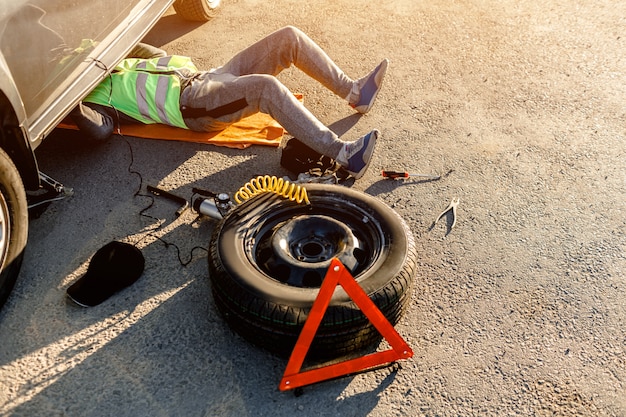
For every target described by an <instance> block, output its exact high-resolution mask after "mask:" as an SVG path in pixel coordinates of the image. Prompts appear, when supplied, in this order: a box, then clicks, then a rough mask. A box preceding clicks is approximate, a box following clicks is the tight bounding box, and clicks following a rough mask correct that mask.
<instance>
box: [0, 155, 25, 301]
mask: <svg viewBox="0 0 626 417" xmlns="http://www.w3.org/2000/svg"><path fill="white" fill-rule="evenodd" d="M27 239H28V205H27V202H26V192H25V191H24V185H23V183H22V179H21V177H20V174H19V172H18V171H17V168H16V167H15V165H14V164H13V161H11V158H10V157H9V156H8V155H7V153H6V152H5V151H4V150H2V149H0V307H2V306H3V305H4V303H5V302H6V300H7V298H8V297H9V294H10V292H11V290H12V289H13V287H14V285H15V282H16V280H17V276H18V274H19V272H20V268H21V265H22V259H23V257H24V250H25V248H26V241H27Z"/></svg>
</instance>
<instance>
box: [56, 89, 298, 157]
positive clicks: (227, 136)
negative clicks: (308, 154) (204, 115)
mask: <svg viewBox="0 0 626 417" xmlns="http://www.w3.org/2000/svg"><path fill="white" fill-rule="evenodd" d="M295 96H296V97H297V98H298V100H300V101H301V102H302V100H303V97H302V94H295ZM57 127H58V128H61V129H74V130H76V129H78V128H77V127H76V125H75V124H73V123H72V122H71V120H69V119H66V120H64V121H62V122H61V123H60V124H59V125H58V126H57ZM121 133H122V134H123V135H125V136H133V137H137V138H147V139H162V140H179V141H184V142H195V143H206V144H209V145H216V146H226V147H229V148H236V149H245V148H248V147H250V146H252V145H265V146H279V145H280V142H281V140H282V138H283V134H284V133H285V131H284V129H283V128H282V126H281V125H279V124H278V122H277V121H276V120H274V119H272V117H270V116H269V115H267V114H264V113H257V114H253V115H252V116H250V117H246V118H245V119H242V120H241V121H239V122H237V123H235V124H233V125H231V126H229V127H228V128H226V129H224V130H221V131H219V132H193V131H191V130H187V129H180V128H177V127H172V126H166V125H161V124H152V125H143V124H128V125H122V127H121Z"/></svg>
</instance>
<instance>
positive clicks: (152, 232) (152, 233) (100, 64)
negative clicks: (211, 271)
mask: <svg viewBox="0 0 626 417" xmlns="http://www.w3.org/2000/svg"><path fill="white" fill-rule="evenodd" d="M94 61H95V62H96V65H97V66H98V67H99V68H102V69H103V70H105V71H106V72H105V74H108V73H109V72H110V71H109V69H108V68H107V66H106V65H105V64H104V63H103V62H102V61H100V60H97V59H94ZM109 83H110V89H109V100H108V101H109V106H110V107H111V108H112V109H113V110H114V111H115V116H116V117H115V118H116V120H115V122H116V125H117V134H118V135H119V136H120V137H121V138H122V139H124V141H125V142H126V145H127V146H128V151H129V154H130V163H129V164H128V172H129V173H130V174H134V175H137V176H138V177H139V187H138V188H137V191H135V193H134V194H133V197H147V198H149V199H150V204H148V205H147V206H146V207H144V208H143V209H142V210H141V211H140V212H139V215H140V216H142V217H147V218H149V219H152V220H154V221H156V222H159V224H158V225H157V226H155V227H153V228H152V229H151V230H150V231H149V232H148V234H147V236H150V237H153V238H155V239H157V240H158V241H160V242H161V243H163V244H164V245H165V247H166V248H168V247H170V246H173V247H174V248H175V249H176V255H177V257H178V262H180V264H181V265H182V266H183V267H187V265H189V264H190V263H191V262H192V261H193V253H194V251H195V250H196V249H202V250H203V251H205V252H207V253H208V250H207V249H206V248H205V247H203V246H194V247H193V248H191V251H190V253H189V260H188V261H183V259H182V257H181V254H180V248H179V247H178V245H176V244H175V243H171V242H168V241H166V240H165V239H163V238H161V237H159V236H157V235H156V234H155V232H157V231H158V230H159V229H161V227H162V226H163V222H161V220H160V219H157V218H156V217H154V216H151V215H149V214H146V211H148V210H149V209H150V208H151V207H152V206H153V205H154V201H155V200H154V197H153V196H152V195H150V194H143V193H142V192H141V190H142V188H143V177H142V175H141V173H140V172H138V171H135V170H134V169H133V164H134V163H135V156H134V154H133V147H132V146H131V144H130V142H129V141H128V139H127V138H126V137H125V136H124V135H123V134H122V129H121V121H120V115H119V112H118V110H117V109H116V108H115V106H113V104H111V98H112V95H113V79H112V78H111V77H110V76H109ZM145 239H146V237H143V238H141V239H139V240H138V241H137V242H135V243H134V244H133V246H135V247H137V245H138V244H139V243H141V242H142V241H143V240H145Z"/></svg>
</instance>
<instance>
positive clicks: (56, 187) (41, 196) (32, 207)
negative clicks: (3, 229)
mask: <svg viewBox="0 0 626 417" xmlns="http://www.w3.org/2000/svg"><path fill="white" fill-rule="evenodd" d="M39 183H40V185H39V189H38V190H37V191H33V192H28V193H27V195H26V197H27V200H28V214H29V216H30V217H31V218H37V217H39V216H40V215H41V214H42V213H43V212H44V211H45V210H46V208H47V207H48V206H49V205H50V203H52V202H53V201H58V200H63V199H64V198H67V197H70V196H72V195H73V194H74V190H73V189H72V188H69V187H66V186H64V185H63V184H61V183H60V182H58V181H57V180H55V179H53V178H51V177H49V176H48V175H46V174H44V173H43V172H41V171H39Z"/></svg>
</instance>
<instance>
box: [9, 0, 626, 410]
mask: <svg viewBox="0 0 626 417" xmlns="http://www.w3.org/2000/svg"><path fill="white" fill-rule="evenodd" d="M624 16H626V3H625V2H623V1H618V2H615V1H613V0H611V1H609V0H600V1H595V2H581V1H576V0H556V1H551V2H545V1H538V0H521V1H520V0H516V1H512V0H504V1H486V0H459V1H452V2H450V1H439V0H435V1H421V0H389V1H384V2H365V1H359V2H357V1H350V0H332V1H331V0H320V1H316V2H304V1H301V0H274V1H259V0H225V1H224V5H223V8H222V10H221V13H220V15H219V16H217V17H216V18H215V19H213V20H212V21H211V22H208V23H206V24H203V25H190V24H189V23H186V22H183V21H182V20H180V19H179V18H178V17H177V16H175V15H174V14H173V13H172V14H169V15H167V16H165V17H164V18H163V19H162V21H161V22H160V23H159V25H158V26H157V28H156V29H155V30H153V31H152V32H151V33H150V35H149V36H148V39H147V41H149V42H151V43H153V44H155V45H157V46H161V47H164V48H165V49H167V50H169V51H170V52H172V53H177V54H183V55H189V56H192V57H193V58H194V60H195V62H196V63H197V65H198V66H199V67H200V68H203V69H209V68H211V67H215V66H217V65H220V64H221V63H223V62H225V61H226V60H227V59H228V58H229V57H230V56H231V55H233V54H234V53H235V52H236V51H238V50H239V49H241V48H243V47H245V46H247V45H249V44H250V43H252V42H253V41H255V40H257V39H259V38H261V37H262V36H264V35H266V34H268V33H270V32H272V31H274V30H276V29H278V28H280V27H282V26H285V25H294V26H297V27H299V28H300V29H302V30H303V31H305V32H306V33H308V34H309V35H310V36H311V37H312V38H313V39H315V40H316V41H317V42H318V43H319V44H320V45H322V47H323V48H324V49H325V50H326V51H327V52H328V54H329V55H330V56H331V57H332V58H333V59H334V60H335V61H336V62H337V63H338V64H339V65H340V66H341V67H342V68H343V69H344V70H345V72H346V73H347V74H348V75H350V76H352V77H355V78H356V77H359V76H362V75H363V74H365V73H367V72H368V71H369V70H370V69H371V68H373V67H374V66H375V65H376V64H377V63H378V62H379V61H380V60H381V59H382V58H385V57H387V58H389V59H390V61H391V65H390V69H389V72H388V74H387V79H386V81H385V85H384V88H383V91H382V92H381V94H380V96H379V98H378V102H377V103H376V106H375V107H374V109H373V110H372V112H371V113H370V114H368V115H366V116H364V117H360V116H358V115H356V114H355V113H354V112H353V110H351V109H350V108H349V107H348V106H347V105H346V104H345V102H343V101H342V100H341V99H340V98H338V97H335V96H333V95H332V94H331V93H329V92H328V91H326V90H325V89H324V88H323V87H321V86H320V85H318V84H316V83H315V82H314V81H312V80H310V79H309V78H307V77H306V76H305V75H303V74H301V73H300V72H298V71H297V70H295V69H290V70H288V71H286V72H285V73H283V74H281V76H280V79H281V81H283V82H284V83H285V84H286V85H287V86H288V87H289V88H291V90H292V91H294V92H299V93H302V94H304V102H305V104H306V105H307V107H309V109H311V111H312V112H313V113H314V114H316V115H317V116H318V117H319V118H320V120H322V121H323V122H324V123H327V124H329V125H331V126H332V128H333V129H334V130H335V131H336V132H338V133H339V134H340V135H341V136H342V137H343V138H345V139H347V140H352V139H355V138H357V137H359V136H360V135H362V134H364V133H366V132H368V131H370V130H371V129H373V128H378V129H380V131H381V132H382V139H381V141H380V145H379V147H378V149H377V152H376V155H375V157H374V161H373V164H372V167H371V169H370V170H369V171H368V172H367V174H366V175H365V176H364V177H363V178H362V179H360V180H359V181H357V182H356V183H355V184H354V185H353V188H355V189H358V190H361V191H363V192H366V193H368V194H371V195H374V196H376V197H378V198H380V199H382V200H383V201H384V202H386V203H387V204H388V205H389V206H390V207H392V208H393V209H394V210H396V211H397V212H398V213H399V214H400V215H401V216H402V217H403V218H404V219H405V220H406V221H407V223H408V224H409V226H410V228H411V230H412V232H413V234H414V236H415V238H416V241H417V248H418V254H419V255H418V256H419V271H418V274H417V277H416V286H415V291H414V293H413V294H412V300H411V303H410V306H409V309H408V311H407V314H406V315H405V316H404V318H403V319H402V321H401V322H400V323H399V324H398V325H397V326H396V329H397V330H398V332H399V333H400V334H401V335H402V337H404V338H405V339H406V341H407V342H408V343H409V345H410V346H411V347H412V349H413V350H414V352H415V355H414V357H413V358H411V359H409V360H405V361H401V362H400V365H401V366H400V367H399V368H385V369H380V370H376V371H371V372H367V373H364V374H359V375H355V376H350V377H345V378H340V379H337V380H333V381H329V382H324V383H321V384H317V385H314V386H310V387H306V388H305V389H304V390H303V393H302V395H300V396H296V395H294V393H293V392H280V391H279V390H278V383H279V382H280V379H281V377H282V374H283V371H284V368H285V365H286V361H285V360H284V359H281V358H277V357H274V356H272V355H270V354H268V353H267V352H264V351H261V350H259V349H257V348H255V347H254V346H251V345H250V344H249V343H247V342H246V341H244V340H243V339H241V338H240V337H239V336H237V335H236V334H234V333H233V332H231V331H230V329H229V328H228V326H227V325H226V324H225V323H224V321H223V320H222V319H221V317H220V316H219V314H218V312H217V310H216V308H215V306H214V303H213V300H212V298H211V293H210V285H209V280H208V270H207V259H206V252H204V251H203V250H200V249H196V250H193V251H192V249H193V248H194V247H196V246H202V247H205V248H206V247H207V245H208V240H209V236H210V233H211V230H212V229H213V227H214V224H215V223H214V222H213V221H211V220H207V219H197V218H196V216H195V215H193V213H191V212H189V211H188V212H187V213H185V214H184V215H183V216H181V217H180V218H176V217H175V215H174V211H175V210H176V205H175V204H173V203H171V202H169V201H167V200H163V199H157V200H156V201H155V203H154V205H153V206H152V207H150V208H149V209H148V211H147V212H146V213H147V214H149V215H150V216H152V218H147V217H145V216H140V214H139V213H140V212H141V211H142V210H143V209H144V208H145V207H146V206H147V205H148V204H149V203H150V200H149V199H148V198H146V197H142V196H141V195H140V196H135V192H136V191H137V190H138V187H139V186H140V184H141V185H142V188H141V194H145V187H146V185H157V186H159V187H161V188H164V189H167V190H170V191H172V192H174V193H178V194H180V195H182V196H190V195H191V189H192V187H200V188H205V189H209V190H213V191H224V192H229V193H233V192H234V191H235V190H237V189H238V188H239V187H240V186H241V185H243V184H244V183H245V182H247V181H248V180H250V179H251V178H253V177H255V176H257V175H260V174H270V175H277V176H282V175H285V174H286V171H284V170H283V169H282V168H281V167H280V166H279V159H280V152H279V151H277V150H276V149H274V148H269V147H258V146H256V147H251V148H249V149H245V150H233V149H226V148H218V147H212V146H208V145H197V144H188V143H178V142H167V141H158V140H148V139H137V138H120V137H115V138H112V139H111V140H110V141H108V142H107V143H105V144H102V145H98V146H96V145H93V144H90V143H86V142H85V141H83V140H81V138H80V135H75V134H68V133H63V132H57V133H55V134H54V135H53V136H52V137H50V138H49V139H48V140H47V141H46V142H45V143H44V145H43V146H42V147H41V148H40V149H39V150H38V158H39V163H40V166H41V169H42V171H43V172H45V173H46V174H48V175H50V176H52V177H53V178H55V179H57V180H59V181H60V182H62V183H64V184H65V185H66V186H68V187H72V188H73V189H74V195H73V197H71V198H68V199H65V200H62V201H59V202H56V203H54V204H52V205H51V206H50V207H49V208H48V209H47V210H46V211H45V212H44V213H43V214H42V215H41V216H40V217H39V218H38V219H33V220H32V222H31V230H30V236H29V247H28V253H27V255H26V259H25V263H24V267H23V270H22V273H21V275H20V278H19V281H18V283H17V286H16V288H15V290H14V292H13V294H12V295H11V297H10V299H9V301H8V303H7V304H6V306H5V307H4V309H3V310H2V311H1V312H0V414H1V415H8V416H9V415H10V416H116V417H122V416H133V417H136V416H185V417H188V416H237V417H241V416H273V417H279V416H298V415H302V416H318V415H319V416H335V415H336V416H365V415H371V416H409V415H410V416H421V415H423V416H505V415H522V416H544V415H545V416H624V415H626V395H625V392H626V386H625V384H626V366H625V359H624V358H625V357H626V336H625V332H624V326H625V323H626V305H625V301H624V300H626V291H625V279H626V278H625V275H626V274H625V272H626V258H625V255H624V254H625V253H626V227H625V226H626V223H625V221H626V220H625V219H626V155H625V152H624V149H625V147H624V139H625V136H626V128H625V127H624V126H625V124H624V121H625V120H626V113H625V109H626V73H625V72H624V68H625V67H626V58H625V53H624V51H625V50H626V47H625V45H624V43H625V42H626V21H625V20H624ZM382 169H395V170H406V171H409V172H416V173H439V174H442V175H443V174H447V175H445V176H444V177H443V178H442V179H441V180H438V181H424V180H419V179H413V180H408V181H390V180H384V179H382V178H381V177H380V171H381V170H382ZM455 197H458V198H459V199H460V204H459V208H458V219H457V224H456V226H455V228H454V229H452V230H448V227H447V225H446V223H445V222H440V223H439V224H438V225H437V226H436V227H434V228H433V227H431V226H432V223H433V221H434V219H435V218H436V217H437V215H438V214H439V212H440V211H441V210H442V209H443V208H445V207H446V206H447V204H448V203H449V202H450V200H452V199H453V198H455ZM450 220H451V219H450V218H446V221H447V222H448V225H449V222H450ZM157 237H158V238H160V239H162V240H164V241H167V242H169V243H174V244H176V245H177V246H178V247H179V248H180V257H181V258H182V261H183V263H186V262H188V261H189V263H188V265H186V266H182V265H181V262H179V259H178V256H177V251H176V249H175V247H174V246H169V247H168V246H166V245H165V244H164V243H163V241H162V240H159V239H157ZM111 240H123V241H130V242H141V243H140V246H141V247H142V251H143V254H144V256H145V258H146V269H145V272H144V274H143V275H142V277H141V278H140V280H139V281H137V282H136V283H135V284H134V285H133V286H132V287H130V288H128V289H127V290H125V291H123V292H121V293H119V294H118V295H116V296H114V297H112V298H111V299H109V300H107V301H106V302H105V303H103V304H101V305H100V306H98V307H94V308H87V309H85V308H79V307H76V306H74V305H72V304H71V303H68V302H67V300H66V297H65V290H66V289H67V287H68V286H69V285H70V284H71V283H72V282H74V281H75V280H76V279H78V277H80V276H81V275H82V274H83V273H84V272H85V271H86V268H87V264H88V260H89V259H90V257H91V256H92V255H93V253H94V252H95V251H96V250H97V249H98V248H100V247H101V246H103V245H104V244H106V243H107V242H109V241H111ZM192 255H193V257H192V258H191V256H192ZM190 259H191V260H190ZM381 348H384V344H383V345H381Z"/></svg>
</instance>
